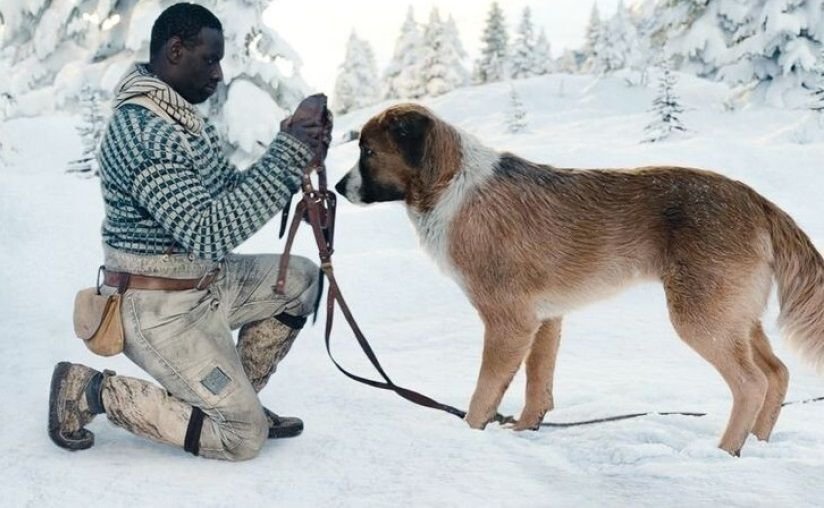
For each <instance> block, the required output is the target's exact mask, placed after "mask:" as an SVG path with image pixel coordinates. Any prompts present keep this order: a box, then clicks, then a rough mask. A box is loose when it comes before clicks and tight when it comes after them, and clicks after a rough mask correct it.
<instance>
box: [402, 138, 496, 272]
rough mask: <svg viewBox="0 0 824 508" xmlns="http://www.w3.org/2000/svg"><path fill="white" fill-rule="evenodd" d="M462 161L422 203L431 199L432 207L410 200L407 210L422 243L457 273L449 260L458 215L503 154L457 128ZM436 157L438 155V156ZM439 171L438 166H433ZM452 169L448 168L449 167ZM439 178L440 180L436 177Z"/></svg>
mask: <svg viewBox="0 0 824 508" xmlns="http://www.w3.org/2000/svg"><path fill="white" fill-rule="evenodd" d="M456 132H457V134H458V136H457V140H458V143H459V147H458V149H459V153H460V162H459V163H458V169H457V171H453V172H452V177H451V178H450V179H448V180H445V181H444V182H443V183H441V184H440V185H436V186H435V187H434V188H432V189H422V191H423V192H428V193H429V194H430V195H429V196H427V198H428V199H426V200H422V201H420V202H419V203H431V204H430V206H428V207H425V208H424V207H421V206H415V204H414V203H408V204H407V212H408V214H409V217H410V219H411V220H412V223H413V224H414V225H415V229H416V230H417V233H418V236H419V238H420V240H421V244H422V245H423V246H424V248H425V249H426V250H427V252H429V254H430V255H432V257H433V258H434V259H435V261H436V262H437V263H438V265H439V266H441V268H442V269H444V270H445V271H446V272H448V273H450V272H451V273H454V270H453V268H452V263H451V261H450V260H449V231H450V228H451V223H452V221H453V219H454V218H455V216H457V215H458V213H459V212H460V210H461V207H462V206H463V204H464V203H465V202H466V199H467V198H468V197H469V196H471V195H472V194H473V192H474V191H475V190H476V189H477V188H479V187H480V186H482V185H483V184H484V182H486V181H487V180H489V179H490V178H491V177H492V176H493V173H494V169H495V166H496V164H497V162H498V159H499V158H500V154H499V153H498V152H496V151H495V150H493V149H491V148H489V147H487V146H484V145H483V144H482V143H481V142H480V141H479V140H478V139H477V138H475V137H474V136H472V135H471V134H469V133H466V132H463V131H461V130H457V129H456ZM435 160H436V158H435ZM433 170H435V171H437V170H438V168H433ZM447 171H448V170H447ZM436 181H437V180H436Z"/></svg>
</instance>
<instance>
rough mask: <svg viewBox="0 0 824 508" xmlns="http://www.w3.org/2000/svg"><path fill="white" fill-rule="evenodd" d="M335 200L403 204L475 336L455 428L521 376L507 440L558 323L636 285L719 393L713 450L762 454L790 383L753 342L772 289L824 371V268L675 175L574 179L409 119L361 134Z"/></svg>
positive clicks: (792, 335)
mask: <svg viewBox="0 0 824 508" xmlns="http://www.w3.org/2000/svg"><path fill="white" fill-rule="evenodd" d="M359 144H360V157H359V160H358V162H357V163H356V164H355V166H354V167H353V168H352V169H351V171H349V172H348V173H347V174H346V175H345V176H344V177H343V178H342V179H341V180H340V181H339V182H338V183H337V184H336V187H335V188H336V189H337V191H338V192H339V193H340V194H342V195H343V196H345V197H346V198H347V199H348V200H349V201H351V202H352V203H355V204H364V205H365V204H369V203H376V202H386V201H402V202H403V203H404V204H405V206H406V209H407V211H408V215H409V217H410V219H411V220H412V223H413V224H414V226H415V229H416V231H417V233H418V235H419V237H420V240H421V244H422V246H423V247H424V249H425V250H427V251H428V252H429V254H431V255H432V257H433V258H434V259H435V261H436V262H437V264H438V265H439V266H440V268H441V269H443V270H444V271H445V272H446V273H447V274H448V275H450V276H451V277H452V278H454V280H455V281H456V282H457V283H458V285H459V286H460V287H461V288H462V289H463V291H464V293H465V294H466V295H467V297H468V298H469V300H470V301H471V303H472V305H473V306H474V307H475V308H476V309H477V311H478V313H479V315H480V317H481V319H482V321H483V324H484V328H485V331H484V347H483V358H482V361H481V369H480V374H479V376H478V381H477V385H476V387H475V391H474V393H473V395H472V398H471V401H470V405H469V410H468V412H467V415H466V418H465V420H466V422H467V423H468V424H469V426H470V427H472V428H475V429H483V428H484V427H485V426H486V424H487V423H488V422H490V421H491V419H492V418H493V417H494V415H495V414H496V411H497V408H498V405H499V404H500V401H501V398H502V397H503V394H504V392H505V390H506V389H507V387H508V385H509V383H510V382H511V380H512V378H513V376H514V374H515V373H516V371H517V370H518V369H519V367H520V365H521V363H525V364H526V376H527V384H526V400H525V404H524V407H523V410H522V412H521V414H520V416H519V418H518V419H517V422H516V423H515V424H514V428H515V429H516V430H526V429H537V428H538V427H539V425H540V423H541V422H542V420H543V417H544V415H545V414H546V413H547V412H548V411H550V410H552V409H553V407H554V401H553V394H552V385H553V374H554V369H555V359H556V355H557V352H558V344H559V339H560V333H561V319H562V317H563V315H564V314H565V313H566V312H568V311H570V310H572V309H576V308H578V307H580V306H582V305H584V304H587V303H589V302H592V301H593V300H596V299H599V298H602V297H605V296H608V295H611V294H614V293H616V292H618V291H620V290H621V289H623V288H625V287H626V286H627V285H628V284H630V283H632V282H635V281H642V280H658V281H660V282H661V283H662V284H663V286H664V289H665V292H666V300H667V307H668V310H669V315H670V319H671V322H672V324H673V326H674V327H675V330H676V331H677V333H678V335H679V337H680V338H681V339H682V340H683V341H684V342H686V343H687V344H688V345H689V346H690V347H692V348H693V349H694V350H695V351H696V352H697V353H698V354H699V355H701V356H702V357H703V358H704V359H706V360H707V361H708V362H710V363H711V364H712V365H713V366H714V367H715V368H716V369H717V370H718V372H719V373H720V374H721V376H722V377H723V378H724V380H725V381H726V382H727V384H728V385H729V388H730V390H731V392H732V396H733V405H732V411H731V415H730V418H729V422H728V424H727V427H726V430H725V431H724V434H723V435H722V437H721V440H720V443H719V447H720V448H722V449H724V450H726V451H727V452H729V453H730V454H733V455H739V454H740V451H741V448H742V446H743V444H744V441H745V440H746V438H747V436H748V434H749V433H750V432H752V433H753V434H755V435H756V436H757V437H758V438H759V439H761V440H767V439H768V438H769V436H770V433H771V432H772V429H773V427H774V426H775V423H776V420H777V419H778V415H779V412H780V411H781V404H782V402H783V400H784V397H785V395H786V392H787V384H788V381H789V374H788V371H787V368H786V366H785V365H784V364H783V363H782V362H781V360H779V359H778V358H777V357H776V356H775V354H774V353H773V351H772V348H771V347H770V344H769V342H768V339H767V337H766V335H765V334H764V330H763V328H762V326H761V322H760V316H761V315H762V313H763V311H764V309H765V307H766V304H767V298H768V295H769V292H770V290H771V287H772V281H773V278H774V279H775V280H776V282H777V289H778V297H779V301H780V305H781V313H780V321H779V323H780V325H781V327H782V331H783V332H784V334H785V335H786V336H787V339H788V341H789V343H790V344H791V345H792V346H794V347H795V349H797V350H799V352H800V353H801V355H802V356H803V357H804V358H805V359H807V360H810V361H811V362H812V363H813V364H815V365H816V366H818V367H821V366H822V363H824V260H823V259H822V257H821V254H820V253H819V252H818V251H817V250H816V249H815V247H814V246H813V244H812V242H811V241H810V239H809V238H808V237H807V235H806V234H804V233H803V232H802V231H801V229H799V227H798V226H797V225H796V224H795V222H794V221H793V220H792V219H791V218H790V217H789V216H788V215H787V214H786V213H785V212H783V211H782V210H780V209H779V208H778V207H777V206H776V205H774V204H773V203H771V202H770V201H768V200H767V199H765V198H764V197H762V196H761V195H759V194H758V193H756V192H755V191H754V190H753V189H751V188H750V187H748V186H746V185H744V184H743V183H741V182H738V181H734V180H731V179H729V178H726V177H724V176H721V175H719V174H716V173H713V172H710V171H704V170H698V169H689V168H679V167H643V168H637V169H631V170H601V169H590V170H578V169H564V168H556V167H552V166H549V165H542V164H536V163H533V162H530V161H528V160H525V159H523V158H520V157H518V156H516V155H513V154H511V153H500V152H497V151H495V150H493V149H490V148H487V147H486V146H484V145H483V144H481V142H480V141H478V140H477V139H476V138H475V137H473V136H472V135H470V134H468V133H466V132H464V131H462V130H460V129H458V128H456V127H454V126H452V125H450V124H448V123H446V122H445V121H443V120H441V119H440V118H438V117H437V116H436V115H435V114H433V113H432V112H431V111H430V110H428V109H426V108H424V107H422V106H420V105H416V104H400V105H397V106H393V107H390V108H389V109H386V110H384V111H383V112H381V113H379V114H378V115H376V116H374V117H373V118H371V119H370V120H369V121H367V123H366V124H365V125H364V126H363V128H362V130H361V134H360V141H359Z"/></svg>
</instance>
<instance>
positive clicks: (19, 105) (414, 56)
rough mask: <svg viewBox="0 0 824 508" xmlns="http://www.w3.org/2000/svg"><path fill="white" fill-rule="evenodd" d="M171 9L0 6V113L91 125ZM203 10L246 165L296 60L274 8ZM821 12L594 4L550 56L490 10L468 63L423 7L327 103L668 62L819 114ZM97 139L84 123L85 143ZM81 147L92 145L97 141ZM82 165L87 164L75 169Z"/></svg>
mask: <svg viewBox="0 0 824 508" xmlns="http://www.w3.org/2000/svg"><path fill="white" fill-rule="evenodd" d="M172 3H174V0H143V1H140V2H138V1H137V0H118V1H111V0H78V1H72V2H69V1H58V2H50V1H46V0H40V1H22V0H19V1H14V0H4V2H3V3H2V6H0V73H2V75H4V76H8V78H7V79H5V80H3V81H2V82H0V118H12V117H20V116H36V115H38V114H43V113H46V112H50V111H54V110H64V109H68V110H70V111H75V112H77V111H82V112H83V114H84V115H85V116H86V117H88V118H99V117H100V115H99V114H98V112H97V111H96V109H95V108H97V107H98V106H96V105H91V104H90V101H92V100H98V99H99V98H101V97H103V98H105V97H107V96H109V94H110V90H111V88H112V86H113V84H114V83H115V82H116V81H117V80H118V78H119V77H120V76H121V75H122V74H123V73H124V71H125V69H126V68H127V67H128V66H129V65H130V63H131V62H133V61H135V60H136V59H146V55H147V47H148V34H149V32H150V30H149V28H150V24H151V22H152V20H153V19H154V18H155V17H156V15H157V14H158V13H159V12H160V11H161V10H162V9H163V8H165V7H167V6H168V5H170V4H172ZM200 3H202V4H204V5H206V6H207V7H209V8H211V9H213V10H214V11H215V12H216V14H217V15H218V17H219V18H221V19H224V20H225V32H226V37H227V44H226V48H227V50H228V53H227V56H226V59H225V63H224V71H225V83H224V86H221V88H220V90H219V93H218V94H216V96H215V97H213V98H212V99H211V100H210V101H209V103H208V105H207V106H206V108H207V109H208V110H209V113H210V114H211V116H212V117H213V118H215V119H216V121H217V124H218V125H219V126H220V128H221V129H222V131H223V134H224V135H225V139H226V142H227V143H228V145H229V148H231V149H232V151H233V153H234V154H235V155H234V157H235V159H238V160H244V159H246V160H248V159H250V158H251V157H253V156H254V155H255V154H258V153H259V151H260V148H261V144H264V143H266V140H268V139H271V137H272V135H273V134H274V130H275V128H276V126H275V124H274V123H273V122H271V121H267V119H271V118H272V117H273V116H274V117H282V116H283V115H284V114H285V111H287V110H290V109H291V108H292V107H294V106H295V105H296V104H297V102H298V101H299V100H300V99H301V98H302V97H303V96H304V95H306V94H307V92H308V90H309V88H308V86H307V84H306V83H305V82H304V80H303V78H302V77H301V74H300V69H301V65H302V62H301V59H300V56H299V55H298V54H296V52H295V51H294V50H293V49H292V48H291V46H290V45H289V44H288V42H286V41H284V40H282V39H281V38H280V37H279V36H278V34H277V33H276V32H275V31H274V30H273V29H272V28H270V27H267V26H265V25H264V24H263V23H262V22H261V13H262V12H263V10H264V9H265V8H266V7H267V6H268V5H269V4H270V3H271V2H270V0H231V1H222V2H218V1H216V0H205V1H202V2H200ZM823 12H824V0H641V1H636V2H632V3H630V4H624V3H623V2H619V4H618V6H617V9H616V10H615V12H614V13H613V14H612V15H611V16H609V17H604V16H602V15H601V14H600V11H599V9H598V5H597V3H593V5H592V11H591V15H590V18H589V22H588V25H587V27H586V33H585V37H584V44H583V45H582V47H580V48H564V49H563V51H559V52H557V55H555V56H553V52H552V50H551V39H552V34H548V33H546V30H545V29H544V28H543V27H539V26H536V24H535V22H534V21H533V19H532V16H531V12H530V8H529V7H526V8H524V9H523V11H521V12H515V13H507V12H504V10H503V8H502V6H501V5H500V4H499V3H498V2H492V3H491V4H490V6H489V10H488V14H487V17H486V23H485V27H484V29H483V33H482V34H481V43H482V44H481V48H480V54H479V55H477V56H476V57H475V58H474V60H470V56H469V55H468V54H467V52H466V50H465V49H464V44H463V43H462V34H461V33H460V32H459V27H458V26H457V24H456V22H455V20H454V18H453V17H452V15H451V14H444V13H441V12H439V10H438V8H433V9H432V11H431V12H430V13H429V15H428V17H427V19H426V21H425V22H420V21H418V20H417V19H416V17H415V15H416V13H415V12H414V11H413V8H412V7H411V6H410V7H409V8H408V11H407V14H406V18H405V21H404V22H403V24H402V25H401V26H400V27H399V32H398V35H397V39H396V42H395V46H394V53H393V56H392V58H391V61H390V62H389V63H388V64H387V65H386V66H385V68H384V69H382V70H380V69H378V68H377V65H376V62H375V57H374V54H373V50H372V47H371V44H370V42H369V41H367V40H365V39H362V38H360V37H359V36H358V35H357V32H356V30H355V29H354V27H353V30H352V33H351V36H350V38H349V41H348V43H347V47H346V56H345V60H344V61H343V62H342V63H341V64H340V67H339V69H338V76H337V80H336V83H335V88H334V91H333V93H332V94H331V95H332V101H333V106H334V108H335V111H336V112H337V113H347V112H349V111H352V110H356V109H359V108H363V107H365V106H369V105H371V104H375V103H377V102H380V101H384V100H416V99H421V98H422V97H435V96H439V95H442V94H445V93H448V92H450V91H452V90H454V89H457V88H461V87H466V86H472V85H477V84H484V83H492V82H498V81H506V80H519V79H524V78H529V77H532V76H540V75H545V74H548V73H553V72H561V73H571V74H579V73H587V74H594V75H609V74H615V73H618V72H622V73H623V74H622V76H623V77H624V79H626V81H627V82H628V84H629V85H641V86H646V85H647V84H648V83H647V81H648V79H649V72H648V71H649V70H650V69H653V68H661V69H663V68H664V67H666V68H667V69H669V70H671V71H680V72H682V73H689V74H693V75H696V76H699V77H702V78H705V79H709V80H716V81H721V82H724V83H727V84H728V85H729V87H730V100H729V105H730V107H740V106H741V105H744V104H747V103H750V102H753V101H757V102H759V103H765V104H767V105H771V106H776V107H789V108H809V109H813V110H815V111H820V110H821V108H822V104H821V102H822V96H824V93H822V90H824V85H822V74H824V14H822V13H823ZM464 35H465V34H464ZM666 79H667V80H669V84H668V85H667V86H666V87H663V88H661V89H662V91H663V93H670V96H669V97H668V98H667V99H666V100H663V99H662V100H661V101H658V102H659V103H665V102H666V101H670V102H672V100H673V99H675V98H677V96H676V95H674V94H673V93H672V87H673V86H674V85H675V81H676V80H675V78H674V76H673V75H670V74H667V78H666ZM667 90H669V92H667ZM513 93H515V92H514V89H513ZM250 97H251V98H252V99H253V100H249V98H250ZM249 105H254V106H253V107H249ZM659 107H661V106H660V104H658V105H653V108H654V109H657V108H659ZM670 107H671V108H672V107H674V108H675V109H676V110H677V109H678V108H679V106H678V104H671V105H670ZM660 116H661V118H665V117H670V116H672V115H671V112H662V113H661V115H660ZM249 119H252V120H255V119H259V120H261V121H259V122H254V124H255V125H257V126H259V127H258V128H256V129H247V128H241V127H239V126H238V124H240V123H241V122H244V121H245V120H249ZM676 120H677V118H676ZM100 130H101V129H100V128H99V127H95V126H93V125H92V126H86V127H85V131H86V132H87V133H88V134H87V137H88V135H94V134H95V133H99V132H100ZM654 137H655V136H653V138H654ZM86 144H87V145H89V146H91V147H93V146H94V139H92V140H91V141H86ZM81 162H82V161H81ZM85 166H88V165H85ZM80 168H81V170H82V169H86V170H88V169H90V168H88V167H85V168H84V164H83V163H81V164H80Z"/></svg>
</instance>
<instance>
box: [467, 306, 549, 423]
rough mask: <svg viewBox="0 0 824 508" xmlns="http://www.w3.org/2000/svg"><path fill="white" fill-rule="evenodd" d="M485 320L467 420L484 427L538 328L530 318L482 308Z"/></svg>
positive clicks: (499, 401)
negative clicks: (492, 311)
mask: <svg viewBox="0 0 824 508" xmlns="http://www.w3.org/2000/svg"><path fill="white" fill-rule="evenodd" d="M481 316H482V317H483V318H484V322H485V324H486V331H485V333H484V353H483V360H482V361H481V371H480V374H479V375H478V384H477V385H476V386H475V393H474V394H473V395H472V401H471V402H470V403H469V411H468V412H467V414H466V422H467V423H468V424H469V426H470V427H472V428H473V429H483V428H484V427H486V424H487V423H489V421H490V420H491V419H492V418H493V417H494V416H495V412H496V411H497V409H498V405H499V404H500V403H501V398H502V397H503V395H504V392H505V391H506V389H507V387H508V386H509V383H510V382H511V381H512V378H513V376H514V375H515V372H517V371H518V367H520V365H521V362H523V360H524V357H525V356H526V353H527V351H528V350H529V345H530V343H531V342H532V337H533V336H534V335H535V331H536V329H537V328H538V324H537V322H535V321H534V320H532V319H528V318H527V319H523V320H518V319H513V316H512V315H509V316H506V313H501V312H497V313H496V314H494V315H489V313H484V312H483V311H482V312H481Z"/></svg>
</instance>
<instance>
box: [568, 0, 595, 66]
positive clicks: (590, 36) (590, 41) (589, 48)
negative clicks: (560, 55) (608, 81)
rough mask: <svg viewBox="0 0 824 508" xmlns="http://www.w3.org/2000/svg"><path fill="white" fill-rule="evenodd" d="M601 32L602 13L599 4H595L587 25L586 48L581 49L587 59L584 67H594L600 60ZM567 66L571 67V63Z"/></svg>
mask: <svg viewBox="0 0 824 508" xmlns="http://www.w3.org/2000/svg"><path fill="white" fill-rule="evenodd" d="M601 30H602V26H601V13H600V12H599V11H598V3H597V2H593V3H592V11H591V12H590V14H589V22H588V23H587V28H586V35H585V39H584V47H583V48H582V49H581V53H583V55H584V59H585V63H584V66H585V67H586V68H587V69H590V68H592V67H594V66H595V62H596V60H597V58H598V56H597V55H598V51H599V50H600V47H601V45H600V43H599V41H600V39H601ZM565 66H567V67H568V66H569V61H568V62H567V63H566V65H565Z"/></svg>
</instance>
